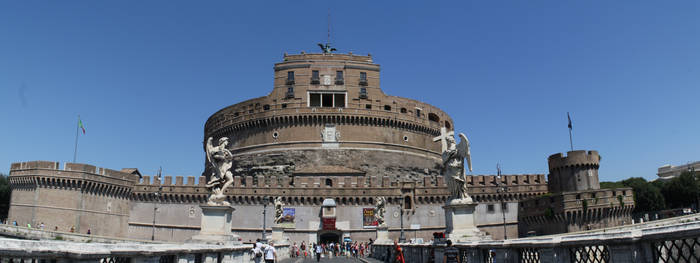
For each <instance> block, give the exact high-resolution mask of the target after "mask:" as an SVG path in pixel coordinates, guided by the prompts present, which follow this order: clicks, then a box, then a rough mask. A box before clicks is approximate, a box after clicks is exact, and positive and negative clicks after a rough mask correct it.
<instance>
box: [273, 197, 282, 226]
mask: <svg viewBox="0 0 700 263" xmlns="http://www.w3.org/2000/svg"><path fill="white" fill-rule="evenodd" d="M274 203H275V224H279V223H282V220H283V219H284V209H283V208H282V206H283V205H284V203H283V202H282V197H279V196H278V197H275V201H274Z"/></svg>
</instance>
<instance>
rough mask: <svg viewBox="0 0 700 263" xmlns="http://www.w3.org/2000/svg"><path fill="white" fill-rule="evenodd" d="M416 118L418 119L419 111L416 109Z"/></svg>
mask: <svg viewBox="0 0 700 263" xmlns="http://www.w3.org/2000/svg"><path fill="white" fill-rule="evenodd" d="M416 117H418V118H420V109H416Z"/></svg>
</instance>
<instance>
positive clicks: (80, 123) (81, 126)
mask: <svg viewBox="0 0 700 263" xmlns="http://www.w3.org/2000/svg"><path fill="white" fill-rule="evenodd" d="M78 127H80V129H82V130H83V134H85V126H83V121H82V120H80V119H78Z"/></svg>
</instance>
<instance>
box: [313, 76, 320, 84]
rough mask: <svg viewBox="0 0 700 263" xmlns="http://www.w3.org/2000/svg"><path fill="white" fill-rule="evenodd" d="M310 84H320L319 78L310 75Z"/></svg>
mask: <svg viewBox="0 0 700 263" xmlns="http://www.w3.org/2000/svg"><path fill="white" fill-rule="evenodd" d="M311 84H321V78H319V77H315V78H314V77H312V78H311Z"/></svg>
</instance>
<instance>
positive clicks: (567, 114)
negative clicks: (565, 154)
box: [566, 112, 572, 130]
mask: <svg viewBox="0 0 700 263" xmlns="http://www.w3.org/2000/svg"><path fill="white" fill-rule="evenodd" d="M566 117H567V118H569V130H571V127H572V126H571V116H569V113H568V112H567V113H566Z"/></svg>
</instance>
